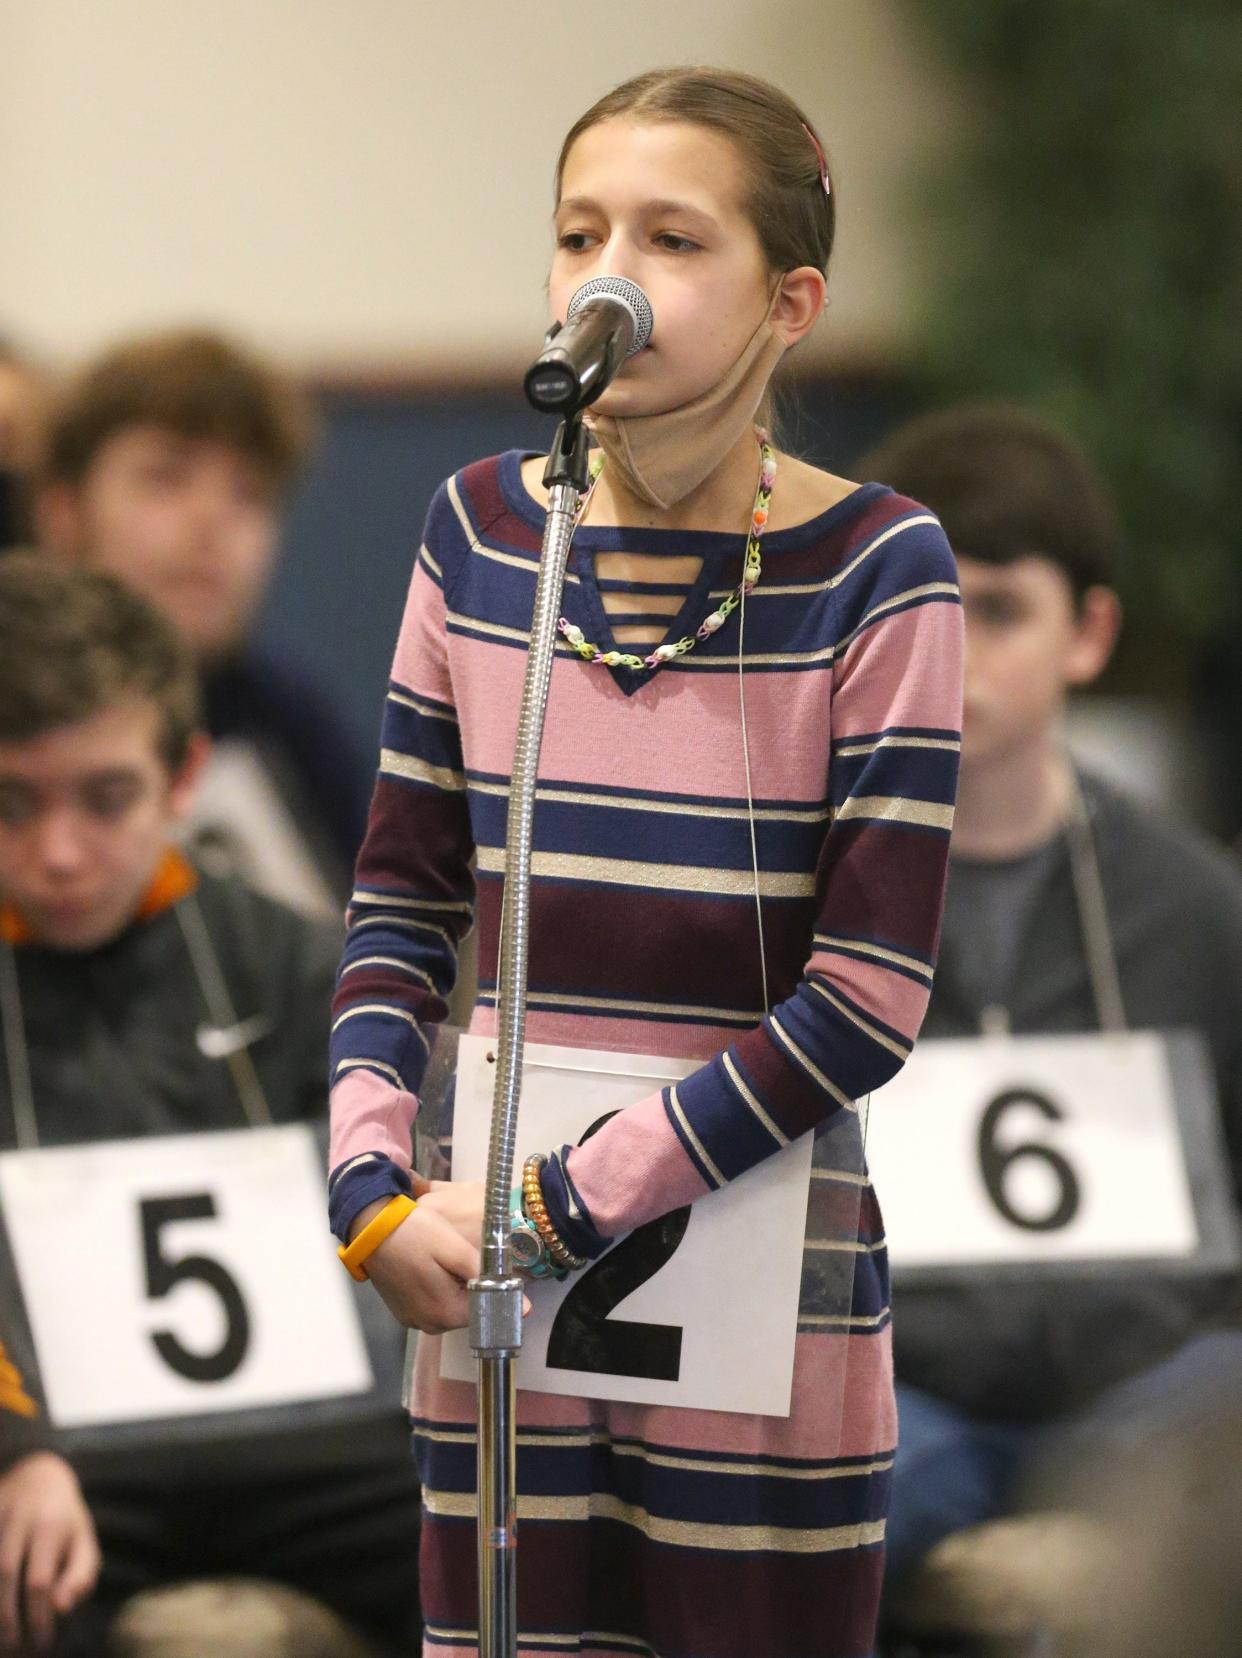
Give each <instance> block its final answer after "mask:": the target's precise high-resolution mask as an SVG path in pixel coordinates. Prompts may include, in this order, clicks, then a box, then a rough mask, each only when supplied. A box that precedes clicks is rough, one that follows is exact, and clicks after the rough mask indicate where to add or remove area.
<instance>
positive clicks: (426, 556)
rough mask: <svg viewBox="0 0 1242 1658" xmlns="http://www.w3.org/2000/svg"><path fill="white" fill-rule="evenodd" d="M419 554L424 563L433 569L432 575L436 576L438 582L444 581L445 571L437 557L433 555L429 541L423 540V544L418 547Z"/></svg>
mask: <svg viewBox="0 0 1242 1658" xmlns="http://www.w3.org/2000/svg"><path fill="white" fill-rule="evenodd" d="M418 556H419V557H420V558H421V559H422V561H423V563H424V564H425V565H426V566H427V568H428V569H429V570H430V571H431V573H432V575H433V576H434V577H435V578H436V580H437V581H438V582H441V583H442V582H443V581H444V571H443V570H442V569H441V568H440V566H439V565H438V564H437V563H436V561H435V559H434V558H433V557H432V553H431V548H430V547H429V546H428V545H427V543H426V542H425V541H424V542H423V544H422V545H421V546H420V547H419V549H418Z"/></svg>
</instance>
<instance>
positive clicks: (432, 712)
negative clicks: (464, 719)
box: [388, 689, 457, 725]
mask: <svg viewBox="0 0 1242 1658" xmlns="http://www.w3.org/2000/svg"><path fill="white" fill-rule="evenodd" d="M388 700H389V702H399V703H400V704H401V706H402V707H403V708H412V709H413V710H414V712H415V713H416V714H422V715H423V716H424V717H425V718H427V719H429V720H447V721H448V722H449V724H450V725H456V724H457V715H456V714H454V713H453V711H452V710H451V709H448V708H433V707H432V706H431V704H430V703H429V702H423V701H421V700H420V699H419V698H418V697H411V696H408V695H407V694H406V692H404V691H394V690H391V689H390V690H389V692H388Z"/></svg>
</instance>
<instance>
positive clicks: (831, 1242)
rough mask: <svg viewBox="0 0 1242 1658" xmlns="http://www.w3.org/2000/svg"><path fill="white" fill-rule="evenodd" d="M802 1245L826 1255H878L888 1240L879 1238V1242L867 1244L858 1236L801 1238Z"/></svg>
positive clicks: (885, 1246) (886, 1245)
mask: <svg viewBox="0 0 1242 1658" xmlns="http://www.w3.org/2000/svg"><path fill="white" fill-rule="evenodd" d="M802 1246H803V1248H804V1249H817V1250H819V1251H820V1253H821V1254H826V1255H878V1254H879V1252H880V1251H881V1250H882V1249H886V1248H887V1247H888V1241H887V1239H885V1238H881V1239H880V1241H879V1243H870V1244H867V1243H862V1242H861V1241H860V1240H859V1239H858V1238H803V1240H802Z"/></svg>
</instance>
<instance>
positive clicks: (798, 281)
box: [768, 265, 828, 347]
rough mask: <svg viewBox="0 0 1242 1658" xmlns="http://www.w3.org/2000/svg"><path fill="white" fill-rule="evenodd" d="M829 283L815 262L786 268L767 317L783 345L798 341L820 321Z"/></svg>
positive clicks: (787, 345) (793, 343) (790, 344)
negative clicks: (815, 265)
mask: <svg viewBox="0 0 1242 1658" xmlns="http://www.w3.org/2000/svg"><path fill="white" fill-rule="evenodd" d="M827 292H828V284H827V283H826V282H825V280H824V273H823V272H822V271H817V270H816V269H815V267H814V265H799V266H798V267H797V269H796V270H792V271H786V272H785V273H784V275H783V276H782V277H781V279H780V282H779V283H778V284H777V288H776V294H775V296H774V297H773V300H772V310H771V313H770V314H769V317H768V321H769V322H770V323H771V324H772V327H773V329H774V330H775V332H776V333H777V334H778V335H779V336H780V338H781V339H782V340H784V342H785V345H786V347H789V346H792V345H797V343H798V341H799V340H800V339H802V337H803V336H804V335H805V334H809V333H810V331H811V329H812V328H814V326H815V324H816V323H817V322H818V321H819V314H820V312H821V311H822V310H823V308H824V299H825V296H826V294H827Z"/></svg>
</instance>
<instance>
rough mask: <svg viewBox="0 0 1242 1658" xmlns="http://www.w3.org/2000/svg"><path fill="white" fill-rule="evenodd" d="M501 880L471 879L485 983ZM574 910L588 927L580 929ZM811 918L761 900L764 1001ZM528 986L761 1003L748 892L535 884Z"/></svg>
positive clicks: (787, 975)
mask: <svg viewBox="0 0 1242 1658" xmlns="http://www.w3.org/2000/svg"><path fill="white" fill-rule="evenodd" d="M502 891H503V883H502V882H501V880H500V877H499V876H491V875H488V876H481V877H480V878H479V891H478V921H479V971H480V974H481V976H482V977H483V978H484V979H485V980H487V981H489V982H492V983H494V982H495V978H496V962H497V954H498V949H499V937H500V907H501V897H502ZM584 915H589V916H590V917H591V930H590V932H589V934H588V933H584V932H583V928H582V919H583V916H584ZM813 920H814V916H813V914H812V911H811V907H810V905H809V904H794V903H771V904H768V905H766V906H765V908H764V914H763V936H764V944H765V947H766V950H767V961H768V984H769V989H770V994H771V997H772V999H773V1001H784V999H785V998H786V997H787V996H791V995H792V994H793V992H794V989H795V987H796V985H797V983H798V980H799V979H800V978H801V976H802V972H803V969H804V968H805V966H806V960H807V955H808V953H809V951H810V947H811V932H812V923H813ZM531 938H532V941H533V945H532V954H531V972H530V986H531V991H532V993H537V992H538V991H539V990H541V989H542V990H546V991H557V992H561V993H569V994H573V995H584V996H603V997H608V996H617V997H621V998H628V997H635V996H639V997H641V998H642V1000H644V1001H668V1002H681V1003H700V1004H702V1005H703V1006H707V1007H724V1008H738V1009H746V1010H751V1009H758V1008H761V1007H762V1006H763V979H762V974H761V972H760V967H759V944H758V931H757V927H756V923H755V904H754V899H753V898H710V899H709V898H699V897H696V896H695V895H694V894H687V893H664V892H644V893H642V894H635V893H633V892H627V891H626V890H625V889H624V888H620V887H618V888H608V887H597V886H585V885H581V884H579V883H578V882H574V881H554V882H538V881H537V882H535V884H534V885H533V887H532V889H531Z"/></svg>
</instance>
